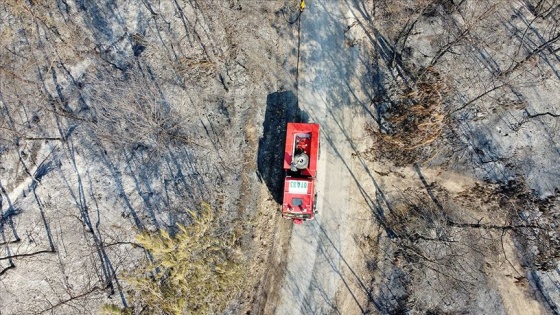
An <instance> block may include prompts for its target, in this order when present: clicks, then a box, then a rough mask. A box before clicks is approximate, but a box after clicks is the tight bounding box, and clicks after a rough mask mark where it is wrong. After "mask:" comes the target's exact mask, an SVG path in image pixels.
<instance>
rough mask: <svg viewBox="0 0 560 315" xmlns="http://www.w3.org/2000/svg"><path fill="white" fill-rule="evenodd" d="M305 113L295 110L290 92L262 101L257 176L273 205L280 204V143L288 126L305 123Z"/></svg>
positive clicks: (281, 174)
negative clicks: (274, 202)
mask: <svg viewBox="0 0 560 315" xmlns="http://www.w3.org/2000/svg"><path fill="white" fill-rule="evenodd" d="M308 120H309V119H308V115H307V113H305V112H303V111H301V110H300V109H299V107H298V100H297V96H296V95H295V94H294V93H293V92H292V91H280V92H274V93H271V94H269V95H268V96H267V97H266V112H265V115H264V122H263V135H262V137H261V138H260V139H259V148H258V155H257V175H258V176H259V179H260V180H261V181H263V180H264V182H265V184H266V186H267V187H268V190H269V191H270V193H271V194H272V197H273V198H274V200H275V201H276V202H277V203H281V202H282V184H283V182H282V181H283V171H282V165H283V158H284V142H285V141H284V139H285V137H286V124H287V123H288V122H307V121H308Z"/></svg>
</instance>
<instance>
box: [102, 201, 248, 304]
mask: <svg viewBox="0 0 560 315" xmlns="http://www.w3.org/2000/svg"><path fill="white" fill-rule="evenodd" d="M190 213H191V215H192V217H193V223H192V224H191V225H189V226H182V225H179V226H178V228H179V231H178V233H176V234H175V235H174V236H170V235H169V233H168V232H167V231H165V230H162V231H161V232H160V233H152V234H150V233H143V234H140V235H138V237H137V241H138V243H139V244H140V245H141V246H143V247H144V248H145V249H146V250H147V252H148V253H149V254H150V256H151V259H150V260H151V262H146V264H145V266H144V267H143V268H142V269H140V270H137V271H136V272H135V273H134V274H130V275H129V277H128V278H127V279H126V280H127V282H128V284H130V285H131V287H132V292H131V294H130V297H129V299H130V302H131V303H130V304H131V305H134V306H133V307H132V308H136V309H137V310H138V309H139V308H140V309H143V310H144V312H147V314H213V313H219V312H221V311H222V310H223V309H224V308H225V307H226V306H227V304H228V302H229V301H231V300H232V298H233V297H234V296H235V295H236V294H237V293H238V292H239V288H240V286H241V284H242V278H243V274H244V272H243V269H242V267H241V264H240V258H239V257H236V256H237V255H236V253H235V248H234V247H235V236H234V235H232V234H231V233H227V232H223V231H219V230H220V224H219V222H218V220H217V218H218V214H217V213H215V212H213V211H212V210H211V209H210V207H209V206H208V205H207V204H203V205H202V207H201V210H200V212H199V213H195V212H193V211H190ZM113 310H114V309H113V308H111V306H106V307H105V309H104V311H105V312H106V313H107V314H114V313H112V312H113ZM131 311H132V312H133V311H134V310H133V309H128V310H121V313H120V314H127V313H126V312H131Z"/></svg>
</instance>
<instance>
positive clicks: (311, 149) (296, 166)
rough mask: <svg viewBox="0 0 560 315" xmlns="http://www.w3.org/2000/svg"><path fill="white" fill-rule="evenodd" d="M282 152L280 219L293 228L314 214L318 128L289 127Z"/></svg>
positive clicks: (315, 205) (306, 124) (312, 126)
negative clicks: (283, 172) (286, 221)
mask: <svg viewBox="0 0 560 315" xmlns="http://www.w3.org/2000/svg"><path fill="white" fill-rule="evenodd" d="M286 129H287V132H286V146H285V150H284V171H285V174H286V176H285V179H284V198H283V202H282V217H284V218H285V219H288V220H292V221H293V222H294V224H302V223H303V221H306V220H313V219H314V216H315V213H317V204H316V199H317V194H316V193H315V179H316V177H317V161H318V159H319V124H308V123H288V125H287V128H286Z"/></svg>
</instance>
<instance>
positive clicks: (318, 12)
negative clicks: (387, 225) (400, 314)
mask: <svg viewBox="0 0 560 315" xmlns="http://www.w3.org/2000/svg"><path fill="white" fill-rule="evenodd" d="M352 10H353V9H352V8H351V7H350V4H348V3H346V1H338V0H329V1H309V2H308V3H307V8H306V10H305V11H304V12H303V14H302V15H301V17H300V18H301V21H300V23H301V24H300V62H299V65H300V67H299V88H298V93H299V94H298V100H299V106H300V108H301V109H302V111H304V112H306V113H307V114H308V115H309V120H310V122H317V123H319V124H321V128H322V129H321V153H320V154H321V155H320V161H319V171H318V185H317V187H318V188H317V189H318V201H317V202H318V210H319V214H318V215H317V217H316V220H314V221H310V222H306V223H305V224H303V225H300V226H294V228H293V231H292V235H291V239H290V244H289V251H288V255H287V257H286V258H287V265H286V270H285V274H284V279H283V281H282V283H281V286H280V287H281V289H280V291H279V292H278V294H279V301H278V303H277V305H276V307H275V310H274V313H275V314H331V313H335V314H337V313H344V314H355V313H360V311H363V307H364V303H367V299H365V293H364V290H362V289H361V287H363V284H362V282H361V280H360V279H359V278H357V277H356V275H357V273H356V272H355V270H354V269H355V268H357V267H356V264H355V262H356V261H357V258H356V256H357V252H359V250H358V246H357V244H356V242H355V241H356V236H357V235H359V234H360V232H361V231H360V228H361V226H362V225H363V222H364V221H365V220H368V216H367V211H365V212H364V209H363V207H361V206H360V205H359V204H356V203H355V202H354V200H352V198H351V197H350V196H351V192H352V191H353V186H354V184H355V183H356V178H355V172H356V170H355V169H354V168H355V167H354V165H353V164H354V161H353V159H352V157H351V155H352V153H353V152H354V148H353V144H352V143H353V140H354V139H356V138H360V137H361V133H362V132H363V131H360V129H361V127H362V126H363V124H362V123H361V122H360V117H361V115H360V111H361V108H362V106H363V104H368V103H369V101H368V98H367V97H366V95H367V94H366V93H365V91H362V90H361V86H362V85H361V83H360V82H363V80H364V78H363V75H364V73H365V72H364V71H363V68H364V66H365V65H364V63H366V64H367V58H365V57H364V56H363V54H361V51H360V50H361V49H360V46H359V45H354V44H355V42H352V41H353V39H352V38H349V35H350V34H349V32H348V30H349V28H348V26H349V25H351V24H352V23H353V21H355V19H354V18H353V14H352ZM348 301H349V302H348ZM347 302H348V303H347ZM341 305H345V306H344V307H341Z"/></svg>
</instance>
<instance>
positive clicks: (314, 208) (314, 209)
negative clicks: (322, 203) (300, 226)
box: [313, 194, 319, 214]
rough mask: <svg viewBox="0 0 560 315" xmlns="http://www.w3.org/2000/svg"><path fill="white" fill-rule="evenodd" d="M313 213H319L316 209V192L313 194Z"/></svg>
mask: <svg viewBox="0 0 560 315" xmlns="http://www.w3.org/2000/svg"><path fill="white" fill-rule="evenodd" d="M313 213H314V214H317V213H319V211H317V194H315V202H314V203H313Z"/></svg>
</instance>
